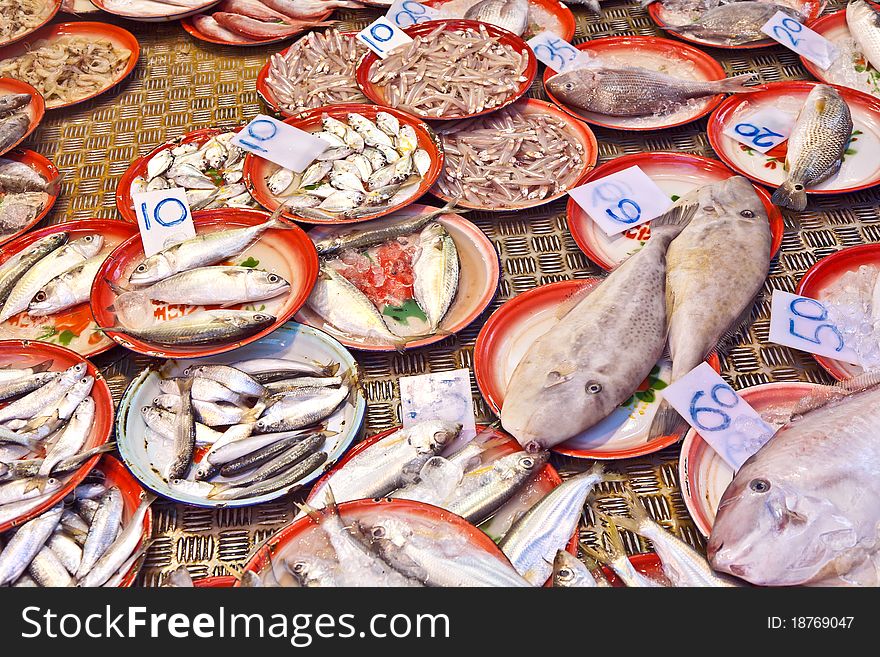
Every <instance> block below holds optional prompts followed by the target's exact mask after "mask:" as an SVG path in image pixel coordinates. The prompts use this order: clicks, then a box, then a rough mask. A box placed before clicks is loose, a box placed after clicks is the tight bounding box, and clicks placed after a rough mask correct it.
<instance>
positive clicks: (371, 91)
mask: <svg viewBox="0 0 880 657" xmlns="http://www.w3.org/2000/svg"><path fill="white" fill-rule="evenodd" d="M443 23H445V24H446V30H457V31H462V30H464V29H466V28H471V29H473V30H479V28H480V26H481V25H482V26H484V27H485V28H486V32H487V33H488V34H489V35H490V36H492V37H495V38H496V39H498V42H499V43H501V44H503V45H507V46H510V47H511V48H513V49H514V50H516V51H517V52H524V53H526V55H527V56H528V58H529V61H528V63H527V64H526V69H525V71H523V77H525V82H522V83H521V84H520V85H519V87H518V88H517V90H516V91H515V92H513V93H512V94H511V95H510V96H508V97H507V98H506V99H505V100H504V102H503V103H501V104H500V105H496V106H495V107H489V108H486V109H484V110H483V111H482V112H475V113H473V114H455V115H451V114H447V115H444V116H422V117H421V118H423V119H427V120H430V121H458V120H460V119H467V118H471V117H474V116H482V115H483V114H489V113H490V112H495V111H497V110H499V109H501V108H502V107H507V106H508V105H510V104H511V103H514V102H516V101H517V100H518V99H519V98H521V97H522V96H523V95H525V93H526V92H527V91H528V90H529V87H531V86H532V81H533V80H534V79H535V75H536V74H537V72H538V60H537V59H536V58H535V53H533V52H532V49H531V48H529V47H528V45H526V42H525V41H523V40H522V39H520V38H519V37H518V36H516V35H514V34H511V33H510V32H508V31H507V30H502V29H501V28H500V27H496V26H494V25H490V24H489V23H480V22H479V21H465V20H458V19H453V20H437V21H428V22H426V23H419V24H418V25H413V26H412V27H408V28H406V29H405V30H404V32H406V33H407V35H409V36H411V37H420V36H425V35H427V34H430V33H431V32H433V31H434V30H435V29H436V28H437V27H438V26H439V25H440V24H443ZM378 60H379V56H378V55H377V54H376V53H375V52H373V51H372V50H371V51H370V52H368V53H367V55H366V57H364V58H362V59H361V61H360V64H358V67H357V83H358V86H359V87H360V88H361V91H363V92H364V95H365V96H366V97H367V98H369V99H370V100H372V101H373V102H374V103H376V104H377V105H386V102H385V94H384V93H383V91H382V87H381V86H380V85H377V84H373V83H372V82H370V69H371V68H372V67H373V64H374V63H376V62H377V61H378Z"/></svg>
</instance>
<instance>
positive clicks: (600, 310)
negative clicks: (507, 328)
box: [501, 205, 695, 560]
mask: <svg viewBox="0 0 880 657" xmlns="http://www.w3.org/2000/svg"><path fill="white" fill-rule="evenodd" d="M694 210H695V208H694V206H693V205H687V206H685V205H681V206H676V207H674V208H672V209H671V210H670V211H669V212H668V213H666V215H664V216H662V217H660V218H659V219H656V220H655V221H654V223H653V224H652V231H653V235H652V237H651V239H650V240H649V241H648V244H647V245H646V246H645V247H644V248H643V249H642V250H641V251H639V252H637V253H636V254H634V255H632V256H631V257H630V258H629V259H627V260H626V261H625V262H624V263H623V264H622V265H621V266H620V267H618V268H617V269H616V270H614V271H613V272H612V273H611V274H610V275H609V276H608V278H606V279H605V280H604V281H603V282H602V283H601V284H600V285H599V286H598V287H596V288H595V289H594V290H593V291H592V292H590V294H589V296H588V297H586V298H580V297H575V298H573V299H572V300H570V302H569V304H566V305H564V306H563V307H561V308H560V312H564V313H565V314H563V315H562V317H561V319H559V321H558V322H557V323H556V324H554V325H553V326H552V327H551V328H550V329H549V330H548V331H547V332H546V333H545V334H544V335H542V336H541V337H539V338H538V339H537V340H535V342H534V343H533V344H532V345H531V347H529V349H528V351H527V352H526V354H525V356H524V357H523V359H522V360H521V361H520V363H519V365H517V366H516V369H515V370H514V372H513V375H512V377H511V379H510V382H509V383H508V386H507V393H506V396H505V399H504V405H503V407H502V409H501V423H502V425H503V426H504V428H505V429H506V430H507V431H508V432H509V433H511V434H512V435H513V436H514V437H515V438H516V439H517V440H518V441H519V443H520V444H521V445H523V446H524V447H525V448H526V449H528V450H530V451H538V450H541V449H547V448H549V447H552V446H553V445H556V444H558V443H561V442H564V441H566V440H568V439H569V438H572V437H574V436H577V435H578V434H580V433H582V432H584V431H586V430H587V429H589V428H590V427H592V426H593V425H595V424H596V423H597V422H600V421H601V420H603V419H605V418H606V417H607V416H608V415H609V414H610V413H611V412H612V411H613V410H614V409H615V408H617V407H618V406H619V405H620V404H621V403H623V402H624V401H625V400H626V399H627V398H629V396H630V395H632V393H633V391H634V390H635V389H636V388H637V387H638V386H639V384H640V383H641V382H642V381H644V379H645V377H646V376H648V374H649V373H650V372H651V368H653V367H654V365H656V363H657V361H658V360H659V358H660V356H661V355H662V354H663V348H664V344H665V342H666V330H667V324H666V249H667V247H668V246H669V243H670V242H671V241H672V239H673V238H674V237H675V236H676V235H678V233H679V232H680V231H681V229H682V227H683V225H684V224H685V223H686V221H687V220H688V219H690V217H691V216H692V215H693V213H694ZM571 303H574V305H573V306H571V307H570V308H569V306H570V304H571ZM554 554H555V553H554ZM548 558H549V559H551V560H552V558H553V554H551V555H549V556H548Z"/></svg>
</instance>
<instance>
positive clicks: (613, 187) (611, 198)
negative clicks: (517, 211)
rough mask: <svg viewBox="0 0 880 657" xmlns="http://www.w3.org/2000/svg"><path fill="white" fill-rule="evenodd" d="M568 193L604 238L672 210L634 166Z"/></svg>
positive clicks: (668, 203) (654, 186) (670, 202)
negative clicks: (606, 235) (603, 233)
mask: <svg viewBox="0 0 880 657" xmlns="http://www.w3.org/2000/svg"><path fill="white" fill-rule="evenodd" d="M568 194H569V196H571V197H572V198H573V199H574V200H575V202H576V203H577V204H578V205H579V206H581V207H582V208H583V209H584V211H585V212H586V213H587V214H588V215H590V218H591V219H592V220H593V221H595V222H596V223H597V224H598V225H599V227H600V228H601V229H602V230H603V231H605V233H607V234H608V235H616V234H617V233H622V232H623V231H625V230H629V229H630V228H632V227H633V226H638V225H639V224H643V223H645V222H646V221H650V220H651V219H654V218H656V217H659V216H660V215H661V214H663V213H664V212H666V211H667V210H669V208H671V207H672V199H671V198H669V196H667V195H666V194H665V193H664V192H663V190H662V189H660V188H659V187H658V186H657V185H656V184H655V183H654V181H653V180H651V179H650V178H649V177H648V176H647V174H646V173H645V172H644V171H642V170H641V169H640V168H639V167H637V166H634V167H630V168H629V169H624V170H623V171H618V172H617V173H612V174H611V175H610V176H605V177H604V178H600V179H599V180H594V181H592V182H589V183H587V184H586V185H581V186H580V187H575V188H574V189H571V190H569V192H568Z"/></svg>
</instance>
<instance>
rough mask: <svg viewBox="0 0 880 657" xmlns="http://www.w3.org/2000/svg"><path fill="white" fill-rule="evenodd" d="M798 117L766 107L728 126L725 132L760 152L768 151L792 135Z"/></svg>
mask: <svg viewBox="0 0 880 657" xmlns="http://www.w3.org/2000/svg"><path fill="white" fill-rule="evenodd" d="M796 120H797V117H796V116H794V115H792V114H788V113H787V112H781V111H780V110H778V109H775V108H773V107H766V108H764V109H762V110H759V111H757V112H753V113H752V114H749V115H747V116H744V117H742V118H740V119H738V120H737V121H736V123H733V124H732V125H729V126H727V127H726V128H725V129H724V134H725V135H727V136H728V137H731V138H732V139H736V140H737V141H738V142H740V143H741V144H745V145H746V146H748V147H749V148H751V149H752V150H755V151H758V152H759V153H766V152H767V151H769V150H770V149H771V148H774V147H775V146H778V145H779V144H781V143H782V142H784V141H785V140H786V139H788V138H789V137H790V136H791V131H792V130H794V124H795V121H796Z"/></svg>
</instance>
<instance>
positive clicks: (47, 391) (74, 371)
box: [0, 363, 86, 422]
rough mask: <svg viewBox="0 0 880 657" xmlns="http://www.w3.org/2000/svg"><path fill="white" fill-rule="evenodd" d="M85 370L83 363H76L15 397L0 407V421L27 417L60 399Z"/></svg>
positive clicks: (33, 415) (34, 414)
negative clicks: (22, 394) (56, 375)
mask: <svg viewBox="0 0 880 657" xmlns="http://www.w3.org/2000/svg"><path fill="white" fill-rule="evenodd" d="M85 372H86V366H85V363H77V364H76V365H72V366H71V367H69V368H67V369H66V370H64V372H62V373H61V375H60V376H59V377H58V378H56V379H53V380H52V381H50V382H49V383H47V384H46V385H44V386H43V387H42V388H38V389H37V390H34V391H33V392H31V393H29V394H27V395H25V396H24V397H20V398H19V399H16V400H15V401H14V402H12V403H10V404H8V405H7V406H4V407H3V408H2V409H0V422H7V421H9V420H15V419H28V420H30V419H31V418H34V417H35V416H37V413H38V412H39V411H41V410H42V409H44V408H46V407H47V406H49V405H50V404H52V403H54V402H56V401H58V400H59V399H61V398H62V397H63V396H64V395H65V394H67V391H68V390H70V389H71V388H72V387H73V386H74V385H76V382H77V381H79V380H80V379H81V378H82V376H83V374H85Z"/></svg>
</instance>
